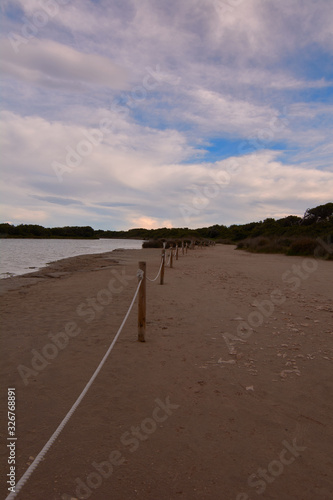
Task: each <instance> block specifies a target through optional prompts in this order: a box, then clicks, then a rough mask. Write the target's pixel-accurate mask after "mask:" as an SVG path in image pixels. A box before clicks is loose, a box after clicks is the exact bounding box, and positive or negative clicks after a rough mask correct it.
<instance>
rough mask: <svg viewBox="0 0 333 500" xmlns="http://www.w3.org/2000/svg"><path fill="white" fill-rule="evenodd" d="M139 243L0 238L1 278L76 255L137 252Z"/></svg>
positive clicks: (119, 240)
mask: <svg viewBox="0 0 333 500" xmlns="http://www.w3.org/2000/svg"><path fill="white" fill-rule="evenodd" d="M142 243H143V241H142V240H123V239H116V240H113V239H106V238H105V239H100V240H69V239H45V240H44V239H29V238H0V278H8V277H10V276H16V275H18V274H25V273H30V272H33V271H37V270H38V269H40V268H41V267H44V266H45V265H46V264H48V263H49V262H53V261H55V260H60V259H64V258H66V257H75V256H76V255H85V254H94V253H103V252H111V251H112V250H115V249H116V248H125V249H140V248H142Z"/></svg>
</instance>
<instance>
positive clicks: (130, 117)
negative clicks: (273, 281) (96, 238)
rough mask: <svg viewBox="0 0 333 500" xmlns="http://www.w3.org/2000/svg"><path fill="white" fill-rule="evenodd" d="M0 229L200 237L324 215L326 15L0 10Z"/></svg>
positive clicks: (138, 4)
mask: <svg viewBox="0 0 333 500" xmlns="http://www.w3.org/2000/svg"><path fill="white" fill-rule="evenodd" d="M0 8H1V11H2V18H3V22H2V38H1V39H0V49H1V52H0V53H1V67H2V106H1V122H2V124H1V125H2V126H1V131H2V133H1V136H2V138H1V159H2V162H1V163H2V180H3V182H2V187H1V199H0V201H1V219H2V220H3V221H8V222H11V223H13V224H19V223H29V224H32V223H34V224H41V225H44V226H51V227H52V226H63V225H91V226H92V227H94V228H95V229H98V228H102V229H129V228H132V227H147V228H154V227H163V226H167V227H172V226H174V227H184V226H185V227H194V228H195V227H202V226H208V225H212V224H226V225H230V224H234V223H236V224H240V223H246V222H250V221H255V220H262V219H265V218H266V217H275V218H279V217H283V216H286V215H290V214H295V215H303V213H304V211H305V210H306V209H307V208H309V207H314V206H317V205H319V204H324V203H327V202H329V201H332V193H333V162H332V156H333V141H332V130H333V57H332V55H333V36H332V33H333V16H332V2H331V1H330V0H307V2H304V1H302V0H293V1H292V2H290V1H289V0H280V1H279V2H275V1H273V0H182V1H181V2H179V1H175V0H168V2H164V1H163V0H140V1H139V0H121V1H120V0H110V1H107V0H100V1H94V2H93V1H88V0H80V1H79V0H71V1H69V0H17V1H16V0H10V1H6V0H4V1H3V2H2V4H1V7H0Z"/></svg>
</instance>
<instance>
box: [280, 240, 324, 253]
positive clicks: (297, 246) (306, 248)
mask: <svg viewBox="0 0 333 500" xmlns="http://www.w3.org/2000/svg"><path fill="white" fill-rule="evenodd" d="M317 247H318V242H317V241H316V240H315V239H313V238H299V239H297V240H295V241H293V242H292V243H291V245H290V248H289V250H288V252H287V255H313V253H314V251H315V249H316V248H317Z"/></svg>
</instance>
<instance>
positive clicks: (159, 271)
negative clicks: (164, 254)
mask: <svg viewBox="0 0 333 500" xmlns="http://www.w3.org/2000/svg"><path fill="white" fill-rule="evenodd" d="M162 266H163V259H161V265H160V268H159V270H158V273H157V275H156V277H155V278H154V279H153V280H151V279H150V278H148V276H146V278H147V280H148V281H151V282H153V281H156V280H157V278H158V277H159V275H160V273H161V270H162Z"/></svg>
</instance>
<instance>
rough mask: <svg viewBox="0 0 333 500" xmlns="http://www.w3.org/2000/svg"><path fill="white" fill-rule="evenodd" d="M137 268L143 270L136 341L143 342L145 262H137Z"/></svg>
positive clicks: (144, 330) (144, 329)
mask: <svg viewBox="0 0 333 500" xmlns="http://www.w3.org/2000/svg"><path fill="white" fill-rule="evenodd" d="M139 269H141V271H143V278H142V283H141V286H140V289H139V301H138V341H139V342H145V333H146V263H145V262H139ZM139 279H140V278H139Z"/></svg>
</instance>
